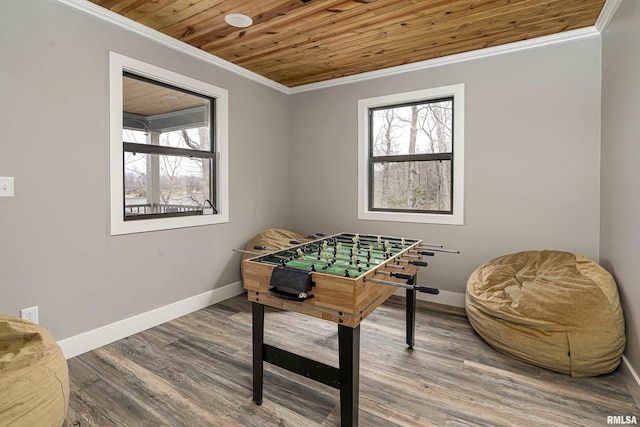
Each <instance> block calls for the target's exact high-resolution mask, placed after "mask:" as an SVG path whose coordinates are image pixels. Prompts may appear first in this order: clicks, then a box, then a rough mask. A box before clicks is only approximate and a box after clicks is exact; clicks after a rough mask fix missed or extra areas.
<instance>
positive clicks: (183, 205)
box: [110, 52, 229, 235]
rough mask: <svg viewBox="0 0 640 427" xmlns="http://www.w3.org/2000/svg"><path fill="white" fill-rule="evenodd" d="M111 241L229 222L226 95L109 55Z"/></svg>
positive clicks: (149, 66)
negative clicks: (127, 234)
mask: <svg viewBox="0 0 640 427" xmlns="http://www.w3.org/2000/svg"><path fill="white" fill-rule="evenodd" d="M110 92H111V93H110V96H111V120H110V122H111V123H110V125H111V136H110V146H111V154H110V159H111V160H110V163H111V178H110V180H111V234H112V235H116V234H126V233H135V232H142V231H152V230H164V229H170V228H180V227H189V226H197V225H207V224H216V223H222V222H228V220H229V219H228V218H229V216H228V184H227V164H226V163H227V160H226V159H227V153H226V152H227V137H226V135H227V130H226V129H227V104H228V103H227V91H226V90H224V89H220V88H217V87H215V86H212V85H209V84H207V83H204V82H200V81H197V80H194V79H191V78H188V77H185V76H182V75H179V74H176V73H173V72H170V71H167V70H163V69H161V68H158V67H155V66H152V65H149V64H146V63H142V62H140V61H136V60H133V59H131V58H127V57H124V56H121V55H118V54H115V53H113V52H112V53H111V55H110Z"/></svg>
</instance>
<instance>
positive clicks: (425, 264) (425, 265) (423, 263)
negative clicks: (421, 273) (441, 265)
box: [409, 261, 429, 267]
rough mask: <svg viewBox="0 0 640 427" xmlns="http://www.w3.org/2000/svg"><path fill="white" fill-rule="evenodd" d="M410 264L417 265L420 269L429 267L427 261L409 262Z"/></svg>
mask: <svg viewBox="0 0 640 427" xmlns="http://www.w3.org/2000/svg"><path fill="white" fill-rule="evenodd" d="M409 264H413V265H417V266H418V267H427V266H428V265H429V264H427V263H426V262H425V261H409Z"/></svg>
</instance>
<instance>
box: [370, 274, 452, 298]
mask: <svg viewBox="0 0 640 427" xmlns="http://www.w3.org/2000/svg"><path fill="white" fill-rule="evenodd" d="M362 281H363V282H372V283H378V284H381V285H389V286H395V287H398V288H405V289H409V290H413V291H418V292H423V293H425V294H434V295H438V294H439V293H440V290H439V289H436V288H429V287H427V286H418V285H410V284H408V283H397V282H391V281H389V280H378V279H369V278H366V277H364V278H363V279H362Z"/></svg>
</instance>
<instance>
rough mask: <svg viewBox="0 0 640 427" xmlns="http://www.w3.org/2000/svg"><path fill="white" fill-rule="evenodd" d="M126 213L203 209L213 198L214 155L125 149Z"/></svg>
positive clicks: (132, 214) (126, 214) (156, 212)
mask: <svg viewBox="0 0 640 427" xmlns="http://www.w3.org/2000/svg"><path fill="white" fill-rule="evenodd" d="M124 165H125V175H124V187H125V188H124V205H125V216H127V217H131V216H135V215H143V214H164V213H175V212H194V213H196V212H198V213H199V212H200V209H201V208H202V206H203V204H204V203H205V200H207V199H210V197H211V196H210V195H211V188H210V182H211V181H210V179H209V176H210V171H211V159H201V158H196V157H184V156H165V155H156V154H140V153H130V152H125V153H124Z"/></svg>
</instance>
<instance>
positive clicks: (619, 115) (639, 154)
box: [600, 0, 640, 373]
mask: <svg viewBox="0 0 640 427" xmlns="http://www.w3.org/2000/svg"><path fill="white" fill-rule="evenodd" d="M639 22H640V2H638V1H636V0H625V1H623V2H622V3H621V5H620V7H619V8H618V11H617V12H616V14H615V16H614V18H613V20H612V21H611V23H610V24H609V26H608V27H607V29H606V30H605V32H604V34H603V42H602V43H603V45H602V50H603V63H602V69H603V71H602V187H601V205H602V213H601V215H602V220H601V233H600V240H601V246H600V260H601V262H602V265H603V266H604V267H605V268H607V269H608V270H609V271H610V272H611V273H613V275H614V277H615V278H616V281H617V282H618V289H619V291H620V297H621V300H622V307H623V309H624V313H625V320H626V328H627V349H626V351H625V356H626V358H627V360H628V361H629V363H630V364H631V366H632V367H633V369H634V370H635V371H636V372H637V373H640V282H639V281H638V260H639V259H640V216H639V214H638V212H640V167H638V160H640V124H639V123H640V122H639V117H640V54H638V45H640V25H638V23H639Z"/></svg>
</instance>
